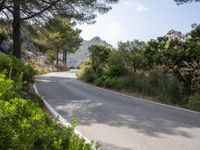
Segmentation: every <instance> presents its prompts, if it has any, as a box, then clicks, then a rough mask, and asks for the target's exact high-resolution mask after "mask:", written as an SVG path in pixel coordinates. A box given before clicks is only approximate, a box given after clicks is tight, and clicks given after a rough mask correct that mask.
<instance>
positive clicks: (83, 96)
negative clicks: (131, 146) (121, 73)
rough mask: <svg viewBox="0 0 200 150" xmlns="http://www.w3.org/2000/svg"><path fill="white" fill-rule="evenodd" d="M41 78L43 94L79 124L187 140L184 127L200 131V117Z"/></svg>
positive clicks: (73, 83) (41, 91)
mask: <svg viewBox="0 0 200 150" xmlns="http://www.w3.org/2000/svg"><path fill="white" fill-rule="evenodd" d="M40 79H41V81H39V82H37V83H36V84H37V87H38V89H39V91H40V94H41V95H42V96H44V98H45V99H46V100H47V102H48V103H49V104H50V105H51V106H53V107H54V108H55V109H56V110H57V111H58V112H59V113H60V114H61V115H62V116H63V117H65V118H67V119H68V120H69V118H72V117H75V118H76V119H77V120H78V124H79V125H87V126H90V125H92V124H96V123H100V124H105V125H108V126H112V127H113V126H114V127H128V128H132V129H135V130H137V131H138V132H140V133H142V134H145V135H148V136H151V137H161V136H160V134H168V135H178V136H183V137H186V138H192V135H191V134H190V133H189V132H186V131H185V130H184V131H183V130H181V129H182V128H188V129H191V128H200V115H199V114H195V113H191V112H186V111H183V110H178V109H173V108H168V107H165V106H160V105H156V104H152V103H147V102H143V101H138V100H135V99H130V98H128V97H123V96H119V95H115V94H111V93H108V92H105V91H103V90H98V91H97V89H95V88H93V87H90V86H85V84H83V83H80V81H77V80H75V79H72V78H65V80H63V79H62V78H60V77H41V78H40ZM42 80H44V81H45V80H48V81H51V82H43V81H42ZM72 80H73V82H72ZM55 83H59V84H55Z"/></svg>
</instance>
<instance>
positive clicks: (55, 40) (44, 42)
mask: <svg viewBox="0 0 200 150" xmlns="http://www.w3.org/2000/svg"><path fill="white" fill-rule="evenodd" d="M73 25H74V24H73V23H72V22H71V21H70V20H69V19H66V18H63V17H60V16H56V17H54V18H52V19H50V20H49V21H48V22H47V23H46V24H45V26H44V27H43V28H41V30H40V31H39V33H38V35H37V36H36V38H35V40H34V42H35V43H36V44H37V45H40V47H41V46H42V47H43V48H45V49H43V51H48V50H56V56H57V57H56V58H57V64H58V61H59V53H60V52H61V51H63V54H64V55H66V53H67V52H74V51H75V50H76V49H77V48H78V47H79V46H80V44H81V42H82V38H81V37H80V33H81V30H79V29H74V28H73ZM64 55H63V56H64ZM65 59H66V57H64V59H63V62H64V64H66V60H65Z"/></svg>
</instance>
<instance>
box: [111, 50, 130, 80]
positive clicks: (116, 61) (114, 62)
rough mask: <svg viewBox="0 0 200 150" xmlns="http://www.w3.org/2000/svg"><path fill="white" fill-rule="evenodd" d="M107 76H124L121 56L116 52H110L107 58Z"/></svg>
mask: <svg viewBox="0 0 200 150" xmlns="http://www.w3.org/2000/svg"><path fill="white" fill-rule="evenodd" d="M107 72H108V73H107V74H108V75H109V76H122V75H124V74H125V72H126V71H125V67H124V64H123V61H122V54H121V53H120V52H118V51H113V52H111V54H110V56H109V58H108V71H107Z"/></svg>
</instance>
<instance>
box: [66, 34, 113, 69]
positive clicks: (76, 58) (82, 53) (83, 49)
mask: <svg viewBox="0 0 200 150" xmlns="http://www.w3.org/2000/svg"><path fill="white" fill-rule="evenodd" d="M92 45H103V46H108V47H112V45H110V44H108V43H107V42H106V41H103V40H102V39H101V38H100V37H94V38H92V39H91V40H89V41H86V40H84V41H83V43H82V45H81V46H80V48H79V49H78V50H77V51H76V52H75V53H74V54H69V55H68V56H67V66H68V67H77V66H78V65H80V63H81V62H82V61H83V60H84V59H86V58H87V57H89V51H88V48H89V47H90V46H92Z"/></svg>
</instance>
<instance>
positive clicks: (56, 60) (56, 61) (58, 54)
mask: <svg viewBox="0 0 200 150" xmlns="http://www.w3.org/2000/svg"><path fill="white" fill-rule="evenodd" d="M56 53H57V59H56V65H58V61H59V56H58V55H59V51H58V50H56Z"/></svg>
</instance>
